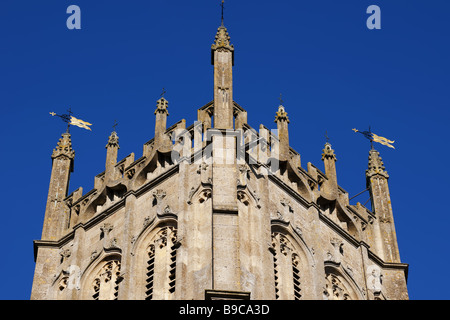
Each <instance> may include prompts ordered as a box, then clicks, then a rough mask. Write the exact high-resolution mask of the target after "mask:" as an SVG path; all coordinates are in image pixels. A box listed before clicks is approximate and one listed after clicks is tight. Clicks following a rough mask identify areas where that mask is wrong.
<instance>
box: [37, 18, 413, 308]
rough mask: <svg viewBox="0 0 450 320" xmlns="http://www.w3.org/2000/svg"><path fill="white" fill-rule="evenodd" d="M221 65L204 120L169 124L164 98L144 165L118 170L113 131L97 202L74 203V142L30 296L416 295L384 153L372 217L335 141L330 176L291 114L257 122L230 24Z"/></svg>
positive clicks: (371, 175) (214, 57) (369, 174)
mask: <svg viewBox="0 0 450 320" xmlns="http://www.w3.org/2000/svg"><path fill="white" fill-rule="evenodd" d="M211 63H212V65H213V66H214V100H213V101H211V102H209V103H207V104H206V105H204V106H203V107H201V108H200V109H198V121H196V122H195V123H194V124H192V125H191V126H189V127H186V122H185V120H181V121H179V122H177V123H176V124H174V125H173V126H171V127H169V128H167V124H166V122H167V117H168V115H169V113H168V107H169V104H168V101H167V100H166V99H165V98H164V97H162V98H160V99H159V100H158V101H157V106H156V110H155V117H156V121H155V136H154V138H153V139H151V140H150V141H148V142H147V143H145V144H144V146H143V154H142V156H141V157H139V158H137V159H135V155H134V153H132V154H130V155H128V156H127V157H125V158H124V159H122V160H120V161H117V155H118V149H119V137H118V135H117V133H116V132H112V133H111V136H110V137H109V139H108V142H107V144H106V164H105V171H104V172H102V173H100V174H98V175H97V176H96V177H95V183H94V188H93V189H92V190H90V191H89V192H87V193H83V189H82V188H78V189H77V190H75V191H74V192H72V193H71V194H70V195H68V194H67V193H68V186H69V180H70V174H71V172H72V171H73V164H74V158H75V152H74V150H73V149H72V143H71V136H70V134H69V133H63V134H62V137H61V138H60V140H59V142H58V144H57V146H56V148H55V150H54V151H53V154H52V156H51V158H52V161H53V165H52V171H51V179H50V186H49V192H48V198H47V206H46V211H45V218H44V223H43V229H42V237H41V239H40V240H35V241H34V255H35V261H36V269H35V274H34V280H33V288H32V293H31V299H99V300H101V299H110V300H111V299H149V300H150V299H154V300H157V299H186V300H187V299H319V300H320V299H329V300H333V299H337V300H348V299H352V300H353V299H354V300H366V299H369V300H373V299H408V292H407V287H406V278H407V271H408V265H407V264H405V263H402V262H401V260H400V255H399V249H398V245H397V239H396V233H395V227H394V219H393V213H392V207H391V199H390V195H389V187H388V179H389V176H388V174H387V172H386V171H385V167H384V164H383V162H382V160H381V157H380V154H379V152H378V151H376V150H374V149H371V150H370V151H369V163H368V169H367V170H366V173H365V174H366V179H367V187H368V188H369V192H370V194H371V199H372V206H371V208H372V211H371V210H369V209H368V208H366V207H364V206H363V205H361V204H360V203H358V204H357V205H350V204H349V197H348V193H347V192H346V191H345V190H344V189H342V188H341V187H340V186H339V185H338V181H337V175H336V166H335V162H336V155H335V153H334V150H333V149H332V147H331V145H330V144H329V143H326V144H325V146H324V149H323V154H322V161H323V162H324V168H325V172H322V171H321V170H319V169H318V168H317V167H316V166H314V165H313V164H311V163H308V164H307V166H306V168H304V167H302V166H301V161H300V154H298V153H297V152H296V151H295V150H294V149H292V148H291V147H290V145H289V132H288V124H289V118H288V114H287V112H286V110H285V108H284V107H283V106H282V105H280V106H279V108H278V111H277V112H276V114H275V122H276V124H277V130H276V131H275V132H272V131H270V130H268V129H267V127H265V126H263V125H261V126H260V127H259V128H258V129H257V130H255V129H254V128H252V127H250V126H249V125H248V124H247V112H246V111H245V110H244V109H243V108H242V107H241V106H239V105H238V104H237V103H236V102H235V101H234V100H233V79H232V67H233V65H234V47H233V45H232V44H231V43H230V36H229V35H228V32H227V29H226V28H225V27H224V26H223V25H221V26H220V27H219V28H218V31H217V34H216V37H215V41H214V43H213V45H212V46H211Z"/></svg>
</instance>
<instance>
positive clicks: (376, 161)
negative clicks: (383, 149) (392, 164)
mask: <svg viewBox="0 0 450 320" xmlns="http://www.w3.org/2000/svg"><path fill="white" fill-rule="evenodd" d="M376 174H380V175H382V176H383V177H385V178H389V175H388V173H387V171H386V170H385V167H384V163H383V161H382V159H381V156H380V153H379V152H378V151H377V150H375V149H371V150H370V151H369V168H368V169H367V170H366V177H368V178H370V177H371V176H374V175H376Z"/></svg>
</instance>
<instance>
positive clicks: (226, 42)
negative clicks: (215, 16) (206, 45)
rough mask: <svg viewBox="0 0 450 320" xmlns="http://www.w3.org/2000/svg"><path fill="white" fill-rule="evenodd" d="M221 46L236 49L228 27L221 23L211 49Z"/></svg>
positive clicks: (231, 49)
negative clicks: (231, 40)
mask: <svg viewBox="0 0 450 320" xmlns="http://www.w3.org/2000/svg"><path fill="white" fill-rule="evenodd" d="M219 48H223V49H227V50H230V51H234V46H233V45H232V44H231V43H230V36H229V35H228V31H227V28H225V27H224V26H223V25H221V26H220V27H219V28H218V29H217V33H216V38H215V40H214V43H213V44H212V45H211V51H214V50H217V49H219Z"/></svg>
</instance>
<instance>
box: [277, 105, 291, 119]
mask: <svg viewBox="0 0 450 320" xmlns="http://www.w3.org/2000/svg"><path fill="white" fill-rule="evenodd" d="M278 121H287V123H289V118H288V116H287V112H286V111H285V110H284V107H283V106H282V105H280V106H279V107H278V111H277V113H276V115H275V122H278Z"/></svg>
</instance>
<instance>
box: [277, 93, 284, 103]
mask: <svg viewBox="0 0 450 320" xmlns="http://www.w3.org/2000/svg"><path fill="white" fill-rule="evenodd" d="M278 100H280V105H283V102H284V101H283V99H281V93H280V97H279V98H278Z"/></svg>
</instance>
